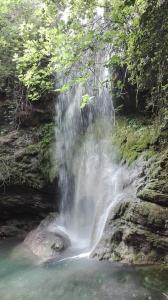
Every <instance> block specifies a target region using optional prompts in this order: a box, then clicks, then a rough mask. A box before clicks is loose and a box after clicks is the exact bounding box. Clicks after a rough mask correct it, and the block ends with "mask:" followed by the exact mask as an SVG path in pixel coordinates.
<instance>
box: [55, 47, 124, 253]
mask: <svg viewBox="0 0 168 300" xmlns="http://www.w3.org/2000/svg"><path fill="white" fill-rule="evenodd" d="M102 53H105V50H104V51H103V52H100V53H99V54H97V55H96V57H95V69H94V72H93V74H92V75H91V78H90V80H89V81H88V83H87V84H85V85H81V84H79V85H76V86H74V87H72V88H71V89H70V90H69V91H68V92H66V93H64V94H60V95H59V97H58V100H57V103H56V114H57V119H56V123H57V127H56V156H57V159H58V161H59V187H60V192H61V201H60V217H59V219H57V221H56V224H55V225H56V227H58V228H59V230H62V231H63V232H64V233H66V234H67V235H68V236H69V238H70V240H71V244H72V247H74V248H78V249H81V252H82V253H83V252H86V253H88V252H90V251H91V250H92V249H93V247H94V246H95V245H96V244H97V242H98V241H99V240H100V238H101V235H102V232H103V228H104V226H105V222H106V220H107V217H108V214H109V211H110V210H111V207H112V206H113V205H114V204H115V203H116V201H117V200H118V198H119V197H121V194H122V192H123V187H124V184H125V178H126V177H127V176H128V174H125V172H126V171H125V170H124V169H123V167H121V166H120V165H119V164H118V163H117V160H116V154H115V151H114V149H113V146H112V138H111V134H112V128H113V126H114V124H115V113H114V108H113V103H112V95H111V93H110V86H109V81H108V79H109V76H110V75H109V72H108V69H107V68H106V67H105V66H104V64H105V62H106V60H107V55H106V54H103V55H102ZM86 94H87V95H89V96H91V97H93V98H92V100H91V101H90V103H89V105H87V106H86V107H85V108H84V110H81V109H80V104H81V100H82V96H83V95H86Z"/></svg>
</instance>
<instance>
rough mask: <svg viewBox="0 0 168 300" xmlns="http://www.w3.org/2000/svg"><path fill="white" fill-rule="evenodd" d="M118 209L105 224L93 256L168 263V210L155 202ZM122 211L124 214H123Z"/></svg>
mask: <svg viewBox="0 0 168 300" xmlns="http://www.w3.org/2000/svg"><path fill="white" fill-rule="evenodd" d="M122 206H123V204H122V203H121V204H120V206H119V207H118V212H119V213H118V217H117V218H114V215H113V213H112V216H111V214H110V215H109V218H108V220H107V223H106V227H105V230H104V234H103V236H102V239H101V241H100V243H99V244H98V245H97V247H96V249H95V250H94V251H93V253H92V255H91V256H92V257H97V258H98V259H100V260H105V259H108V260H113V261H123V262H129V263H137V264H150V263H167V262H168V227H167V218H168V209H167V208H166V209H165V208H163V207H161V206H159V205H156V204H153V203H145V202H144V203H143V202H141V201H131V202H130V203H129V205H128V204H127V209H126V210H124V211H123V210H122ZM121 211H123V213H122V215H121V213H120V212H121Z"/></svg>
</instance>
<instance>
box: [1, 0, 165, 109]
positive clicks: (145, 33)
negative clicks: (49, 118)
mask: <svg viewBox="0 0 168 300" xmlns="http://www.w3.org/2000/svg"><path fill="white" fill-rule="evenodd" d="M106 47H109V49H110V52H109V58H108V61H105V62H104V64H106V66H108V67H109V68H111V69H112V70H113V69H114V68H117V67H121V68H124V70H125V76H127V77H128V81H129V82H130V84H132V85H135V86H136V89H137V92H138V91H139V90H140V91H141V90H142V91H143V90H147V91H148V94H149V99H150V100H149V101H148V106H150V105H151V106H152V107H157V105H158V101H160V98H162V101H163V99H164V101H165V99H166V94H167V88H168V83H167V68H166V65H167V61H168V6H167V3H166V1H163V0H162V1H161V0H113V1H110V0H97V1H96V0H85V1H84V0H68V1H65V0H61V1H54V0H34V1H33V0H8V1H5V2H4V1H3V0H0V88H1V89H5V90H6V91H7V92H10V91H11V90H12V91H13V90H19V93H21V91H22V93H23V91H24V97H26V98H27V99H28V100H29V101H38V100H39V99H41V97H43V95H45V94H46V93H53V94H54V93H57V92H64V91H66V90H67V89H69V88H70V87H71V86H72V85H73V84H76V83H78V82H85V81H87V80H88V79H89V74H90V71H92V70H93V69H94V63H95V62H94V56H95V53H96V52H98V51H99V50H100V49H104V48H106ZM83 57H85V59H83ZM74 67H75V68H76V69H77V72H76V74H77V75H76V77H74V78H72V80H71V81H67V83H66V84H65V85H64V86H62V87H59V88H58V87H56V85H55V82H56V78H57V77H58V76H59V74H64V76H65V77H66V76H67V75H68V74H69V72H71V69H72V68H74ZM67 78H68V76H67ZM109 80H111V79H110V78H109ZM123 86H124V79H123V80H119V81H118V82H117V87H118V90H119V92H120V93H122V91H123ZM19 95H20V94H19Z"/></svg>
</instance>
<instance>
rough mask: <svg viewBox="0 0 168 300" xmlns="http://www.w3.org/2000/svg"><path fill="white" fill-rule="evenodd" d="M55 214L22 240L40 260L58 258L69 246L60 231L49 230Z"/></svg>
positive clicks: (64, 235) (66, 237)
mask: <svg viewBox="0 0 168 300" xmlns="http://www.w3.org/2000/svg"><path fill="white" fill-rule="evenodd" d="M56 217H57V214H54V213H52V214H50V215H49V216H47V217H46V218H45V219H44V220H43V221H42V222H41V223H40V225H39V226H38V227H37V228H36V229H35V230H32V231H31V232H30V233H29V234H28V235H27V237H26V239H25V240H24V244H26V245H27V246H28V247H29V249H30V250H31V251H32V252H33V253H34V254H35V255H37V256H39V257H40V258H42V259H44V260H45V259H50V258H54V257H58V256H59V255H60V253H61V252H62V251H63V250H65V249H66V248H67V247H69V246H70V240H69V238H68V236H67V235H66V234H65V233H63V232H61V231H60V230H57V229H56V230H51V225H52V223H54V222H55V220H56Z"/></svg>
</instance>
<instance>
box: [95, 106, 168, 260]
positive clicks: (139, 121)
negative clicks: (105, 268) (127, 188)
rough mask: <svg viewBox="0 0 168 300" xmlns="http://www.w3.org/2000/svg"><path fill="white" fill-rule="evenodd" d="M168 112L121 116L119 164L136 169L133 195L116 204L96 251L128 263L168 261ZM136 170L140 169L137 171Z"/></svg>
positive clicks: (101, 256) (116, 136)
mask: <svg viewBox="0 0 168 300" xmlns="http://www.w3.org/2000/svg"><path fill="white" fill-rule="evenodd" d="M167 140H168V115H167V110H166V109H161V110H160V112H159V113H158V115H157V116H155V117H154V116H152V117H151V118H146V116H145V117H144V116H142V115H139V114H138V115H137V116H136V114H133V115H130V116H124V115H120V116H119V117H118V118H117V120H116V126H115V128H114V132H113V134H112V143H113V144H114V145H115V147H116V151H117V152H118V153H119V155H120V160H121V164H123V165H126V166H127V168H128V169H129V170H130V172H132V174H134V173H135V174H136V176H135V177H134V178H133V184H134V185H135V187H136V195H135V197H130V195H125V197H124V198H123V199H122V200H121V201H119V202H118V204H117V205H116V207H115V209H112V211H111V213H110V214H109V218H108V220H107V223H106V226H105V229H104V233H103V236H102V239H101V241H100V243H99V244H98V245H97V247H96V249H95V250H94V251H93V253H92V256H93V257H97V258H98V259H100V260H104V259H108V260H113V261H123V262H129V263H138V264H139V263H140V264H152V263H167V262H168V179H167V174H168V145H167ZM135 170H137V172H135Z"/></svg>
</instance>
